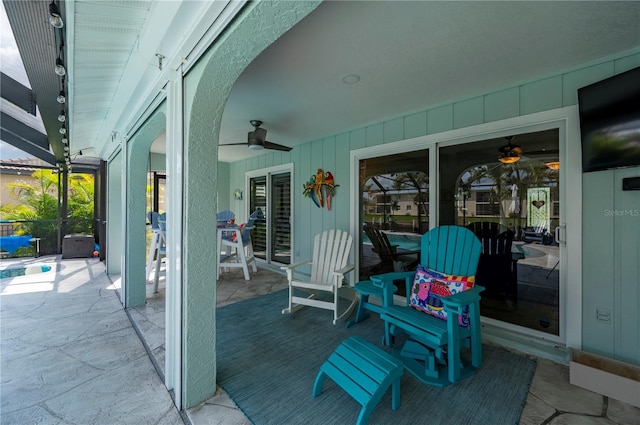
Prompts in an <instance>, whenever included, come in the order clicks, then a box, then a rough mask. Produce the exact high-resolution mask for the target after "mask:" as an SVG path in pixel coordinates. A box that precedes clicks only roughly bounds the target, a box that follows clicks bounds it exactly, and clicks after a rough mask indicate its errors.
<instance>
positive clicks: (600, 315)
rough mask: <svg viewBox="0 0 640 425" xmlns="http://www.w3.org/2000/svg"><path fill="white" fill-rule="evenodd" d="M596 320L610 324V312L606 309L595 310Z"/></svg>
mask: <svg viewBox="0 0 640 425" xmlns="http://www.w3.org/2000/svg"><path fill="white" fill-rule="evenodd" d="M596 320H597V321H598V322H603V323H611V311H610V310H609V309H608V308H601V307H598V308H596Z"/></svg>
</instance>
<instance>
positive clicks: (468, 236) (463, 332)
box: [355, 226, 484, 386]
mask: <svg viewBox="0 0 640 425" xmlns="http://www.w3.org/2000/svg"><path fill="white" fill-rule="evenodd" d="M481 249H482V247H481V243H480V240H479V239H478V238H477V237H476V236H475V235H474V233H473V232H472V231H471V230H469V229H466V228H464V227H460V226H439V227H436V228H434V229H432V230H430V231H429V232H427V233H425V234H424V235H423V236H422V239H421V252H420V263H421V264H422V265H423V266H425V267H427V268H429V269H431V270H434V271H437V272H439V273H442V274H446V275H452V276H474V275H475V273H476V270H477V267H478V261H479V259H480V252H481ZM414 276H415V272H413V271H412V272H395V273H386V274H382V275H377V276H371V277H370V278H369V279H370V282H364V285H363V286H366V287H367V288H368V289H371V288H370V287H371V286H372V287H375V288H379V289H380V290H381V292H382V294H381V295H382V307H381V308H379V313H380V317H381V318H382V320H384V322H385V343H386V344H389V345H393V343H394V339H395V338H394V337H395V336H398V335H400V334H402V333H406V334H408V336H409V338H410V339H409V340H408V341H407V342H405V343H404V345H403V346H402V347H394V348H393V353H394V354H396V355H397V356H399V357H400V358H402V360H403V362H404V364H405V367H406V368H407V369H408V370H409V371H410V372H411V373H413V374H414V375H415V376H416V377H418V378H419V379H420V380H421V381H423V382H424V383H428V384H431V385H436V386H444V385H448V384H450V383H454V382H457V381H458V380H459V379H461V378H463V377H465V376H469V375H471V374H472V373H474V371H475V370H476V369H477V368H478V367H480V365H481V363H482V343H481V335H480V328H481V325H480V305H479V304H480V295H479V294H480V292H481V291H482V290H484V288H483V287H481V286H478V285H475V286H474V287H472V288H471V289H467V290H465V291H463V292H459V293H455V294H453V295H450V296H447V297H443V298H441V301H442V304H443V308H444V310H445V311H446V312H447V318H446V320H443V319H441V318H437V317H434V316H431V315H429V314H427V313H424V312H423V311H419V310H417V309H414V308H411V307H410V297H411V291H412V286H413V280H414ZM399 280H404V282H405V284H406V294H407V295H406V303H405V304H404V305H395V304H394V300H393V293H394V290H395V288H394V285H393V282H394V281H399ZM355 289H356V290H358V284H356V286H355ZM463 314H464V315H468V319H469V324H468V326H461V325H460V323H459V318H460V316H461V315H463ZM462 347H468V348H469V349H470V352H471V362H470V363H468V362H464V361H463V360H462V359H461V356H460V350H461V348H462Z"/></svg>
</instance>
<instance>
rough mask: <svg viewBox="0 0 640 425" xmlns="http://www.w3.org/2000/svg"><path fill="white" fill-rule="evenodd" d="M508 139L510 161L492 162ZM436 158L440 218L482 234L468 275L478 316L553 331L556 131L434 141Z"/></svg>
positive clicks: (557, 313)
mask: <svg viewBox="0 0 640 425" xmlns="http://www.w3.org/2000/svg"><path fill="white" fill-rule="evenodd" d="M510 145H511V148H510V149H512V150H513V149H516V150H517V152H518V155H517V156H516V157H517V160H514V159H513V158H512V159H510V160H509V159H506V161H505V162H500V161H498V156H499V155H500V154H499V152H500V150H501V148H503V147H505V146H510ZM513 146H516V147H515V148H514V147H513ZM439 159H440V163H441V164H446V166H441V167H440V169H439V184H440V185H439V187H440V196H439V198H440V203H439V218H440V220H439V222H440V224H441V225H442V224H455V225H459V226H465V227H467V228H470V229H472V230H474V232H476V234H478V235H479V236H480V233H482V232H484V234H485V236H486V238H487V239H483V241H484V242H485V245H484V252H483V254H482V256H481V258H480V264H479V266H478V272H477V274H476V283H477V284H479V285H482V286H484V287H485V291H484V292H483V293H482V299H481V304H480V311H481V314H482V316H484V317H486V318H491V319H494V320H498V321H501V322H506V323H509V324H511V325H516V326H519V327H524V328H527V329H529V330H535V331H538V332H542V333H544V334H550V335H553V336H560V329H561V327H560V318H561V317H562V313H563V312H562V311H561V304H560V287H561V286H560V275H561V273H560V272H561V270H560V267H561V265H560V264H561V263H560V243H559V242H558V240H557V239H556V229H558V228H559V226H560V207H561V205H560V187H561V184H560V183H561V182H560V173H559V167H560V163H559V131H558V129H551V130H544V131H537V132H531V133H523V134H514V135H513V136H508V137H506V138H505V137H499V138H494V139H487V140H481V141H478V142H473V143H467V144H458V145H453V146H447V147H442V148H440V150H439ZM490 233H493V234H490ZM500 237H503V238H504V239H503V240H506V242H507V243H506V245H505V246H506V248H507V249H508V252H500V249H499V247H500V245H498V244H499V243H500V242H496V241H498V240H499V238H500ZM496 247H498V248H496Z"/></svg>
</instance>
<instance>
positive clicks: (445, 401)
mask: <svg viewBox="0 0 640 425" xmlns="http://www.w3.org/2000/svg"><path fill="white" fill-rule="evenodd" d="M286 303H287V293H286V291H279V292H275V293H273V294H269V295H265V296H261V297H258V298H254V299H251V300H247V301H243V302H239V303H236V304H231V305H228V306H226V307H222V308H220V309H218V313H217V323H218V336H217V343H216V346H217V348H218V353H217V362H218V383H219V384H220V386H221V387H222V388H224V390H225V391H226V392H227V393H228V394H229V396H230V397H231V398H232V399H233V400H234V401H235V402H236V404H237V405H238V407H239V408H240V409H241V410H242V411H243V412H244V413H245V414H246V415H247V417H248V418H249V419H250V420H251V421H252V422H253V423H254V424H256V425H266V424H273V425H313V424H322V425H327V424H355V423H356V420H357V418H358V414H359V412H360V405H359V404H358V403H356V402H355V401H354V400H353V399H352V398H351V397H350V396H349V395H347V394H346V393H345V392H344V391H343V390H342V389H341V388H340V387H338V386H337V385H336V384H335V383H334V382H333V381H331V380H330V379H328V380H327V381H326V382H325V384H324V390H323V392H322V394H321V395H320V396H319V397H316V398H313V397H312V396H311V390H312V387H313V382H314V380H315V377H316V374H317V373H318V370H319V368H320V365H321V364H322V363H323V362H324V361H325V360H326V359H327V357H329V355H330V354H331V352H333V350H334V349H335V348H336V347H337V346H338V345H339V344H340V343H341V342H342V341H343V340H345V339H346V338H349V337H351V336H353V335H359V336H360V337H362V338H364V339H366V340H368V341H369V342H371V343H373V344H374V345H377V346H379V347H382V345H381V342H382V333H383V327H382V321H380V319H379V318H378V317H374V316H376V315H373V314H372V315H371V317H369V318H368V319H367V320H365V321H364V322H362V323H359V324H357V325H355V326H352V327H351V328H349V329H345V328H344V327H343V326H341V325H336V326H334V325H332V324H331V319H332V313H331V312H330V311H328V310H320V309H316V308H310V307H307V308H305V309H302V310H300V311H298V312H297V313H295V314H293V315H282V314H281V311H282V309H283V308H285V307H286ZM483 356H484V362H483V365H482V367H481V368H480V370H479V371H478V372H477V373H476V374H475V375H474V376H472V377H469V378H466V379H464V380H462V381H461V382H459V383H458V384H456V385H449V386H448V387H445V388H435V387H430V386H426V385H424V384H422V383H421V382H420V381H418V380H417V379H415V378H414V377H413V376H412V375H411V374H410V373H409V372H406V371H405V373H404V375H403V377H402V379H401V393H402V396H401V406H400V409H398V410H396V411H394V410H391V394H390V391H388V392H387V394H386V395H385V396H384V398H383V399H382V400H381V402H380V403H379V404H378V406H377V408H376V409H375V411H374V412H373V414H372V415H371V417H370V419H369V424H385V425H386V424H394V425H400V424H423V423H424V424H429V425H438V424H456V425H462V424H482V425H486V424H517V423H518V420H519V418H520V413H521V411H522V407H523V406H524V403H525V401H526V398H527V393H528V390H529V385H530V383H531V379H532V378H533V373H534V370H535V361H534V360H531V359H528V358H526V357H521V356H518V355H516V354H514V353H511V352H509V351H506V350H503V349H501V348H496V347H491V346H487V345H484V346H483Z"/></svg>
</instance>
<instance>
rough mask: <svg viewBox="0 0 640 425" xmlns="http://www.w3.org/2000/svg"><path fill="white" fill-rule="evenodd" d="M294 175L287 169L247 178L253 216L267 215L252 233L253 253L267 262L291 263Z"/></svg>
mask: <svg viewBox="0 0 640 425" xmlns="http://www.w3.org/2000/svg"><path fill="white" fill-rule="evenodd" d="M291 175H292V172H291V170H290V166H286V167H277V168H274V169H269V170H260V171H255V172H252V173H250V174H248V176H247V177H248V186H249V194H250V195H249V213H252V212H254V211H256V210H257V209H260V210H262V212H263V216H264V218H263V219H259V220H257V221H256V225H255V228H254V229H253V230H252V235H251V238H252V242H253V251H254V254H255V256H256V258H260V259H262V260H264V261H266V262H267V263H272V262H273V263H278V264H290V263H291V240H292V238H291V217H292V211H291Z"/></svg>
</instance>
